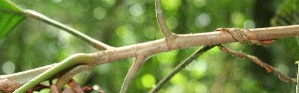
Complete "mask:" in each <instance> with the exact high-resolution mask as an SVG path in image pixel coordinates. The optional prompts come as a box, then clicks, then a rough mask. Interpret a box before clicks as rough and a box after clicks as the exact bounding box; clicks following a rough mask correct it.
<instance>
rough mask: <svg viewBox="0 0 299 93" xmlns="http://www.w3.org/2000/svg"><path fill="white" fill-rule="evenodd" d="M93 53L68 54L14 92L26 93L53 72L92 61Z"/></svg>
mask: <svg viewBox="0 0 299 93" xmlns="http://www.w3.org/2000/svg"><path fill="white" fill-rule="evenodd" d="M94 58H95V55H90V54H83V53H81V54H74V55H73V56H70V57H69V58H67V59H65V60H63V61H62V62H60V63H58V64H57V65H55V66H54V67H52V68H50V69H49V70H46V71H45V72H44V73H41V74H40V75H38V76H36V77H35V78H33V79H32V80H30V81H29V82H27V83H25V84H24V85H23V86H21V87H20V88H18V89H17V90H16V91H14V93H26V91H27V90H29V89H31V88H32V87H34V86H35V85H37V84H39V83H40V82H42V81H44V80H46V79H48V78H51V77H52V76H54V75H55V74H57V73H59V72H61V71H62V70H64V69H66V68H69V67H72V66H74V65H79V64H83V63H84V62H86V63H88V62H93V61H95V59H94Z"/></svg>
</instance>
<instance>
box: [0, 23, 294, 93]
mask: <svg viewBox="0 0 299 93" xmlns="http://www.w3.org/2000/svg"><path fill="white" fill-rule="evenodd" d="M248 31H252V33H253V34H254V35H255V36H256V37H257V39H258V40H271V39H278V38H286V37H295V36H299V25H292V26H280V27H269V28H255V29H249V30H248ZM236 41H237V40H235V39H234V38H233V37H232V36H231V35H230V34H228V33H226V32H222V31H213V32H207V33H196V34H178V35H177V38H176V39H174V40H173V41H172V43H171V44H170V45H168V44H167V42H166V40H165V39H159V40H154V41H149V42H145V43H140V44H135V45H129V46H123V47H118V48H114V49H108V50H104V51H99V52H97V53H89V54H82V53H81V55H83V56H86V55H92V57H90V58H85V57H82V58H85V59H81V62H86V61H87V62H86V63H85V64H88V65H82V67H83V69H80V70H76V71H74V72H73V73H71V74H69V75H74V74H77V73H79V72H81V71H83V70H87V69H90V68H92V67H94V66H97V65H100V64H105V63H109V62H114V61H116V60H121V59H125V58H131V57H135V56H136V54H135V53H136V52H137V51H138V52H142V53H143V54H144V55H149V56H151V55H154V54H157V53H161V52H165V51H170V50H177V49H183V48H188V47H194V46H202V45H217V44H224V43H231V42H236ZM72 57H73V56H70V57H68V58H66V60H65V61H62V63H61V62H60V63H58V64H55V65H54V67H51V66H47V67H48V69H49V68H51V69H55V68H67V67H68V66H65V67H62V64H63V62H68V61H67V60H70V59H73V58H72ZM79 57H80V56H79ZM83 60H86V61H83ZM74 64H78V61H75V62H73V64H71V65H72V66H74ZM80 64H82V63H80ZM63 70H65V69H60V70H57V72H60V71H63ZM43 71H45V70H43ZM27 72H28V74H29V73H30V72H31V73H35V72H32V71H31V70H29V71H27ZM57 72H56V71H55V73H50V71H46V72H44V73H43V74H42V75H47V76H43V77H42V78H41V77H40V76H41V75H39V76H37V77H35V79H32V80H30V79H28V80H30V81H29V82H28V81H25V82H27V83H28V84H30V85H32V86H30V87H26V88H24V87H23V86H24V85H23V86H22V87H23V88H22V91H26V90H28V89H30V88H32V87H33V86H34V85H36V84H38V83H40V82H42V81H44V80H47V79H48V78H49V77H50V76H53V75H55V74H57ZM41 73H42V72H41ZM11 75H15V74H11ZM11 75H5V76H0V78H6V77H9V76H11ZM17 78H18V77H17ZM19 78H20V77H19ZM36 79H37V80H36ZM12 81H15V80H12ZM33 81H34V83H32V82H33ZM19 89H20V88H19Z"/></svg>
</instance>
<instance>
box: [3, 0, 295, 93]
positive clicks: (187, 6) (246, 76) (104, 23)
mask: <svg viewBox="0 0 299 93" xmlns="http://www.w3.org/2000/svg"><path fill="white" fill-rule="evenodd" d="M12 1H13V2H14V3H16V5H18V6H20V7H22V8H28V9H32V10H36V11H38V12H40V13H43V14H45V15H47V16H49V17H50V18H53V19H55V20H57V21H60V22H62V23H64V24H67V25H69V26H71V27H74V28H75V29H78V30H80V31H82V32H83V33H85V34H87V35H89V36H91V37H93V38H96V39H98V40H100V41H102V42H104V43H107V44H109V45H112V46H115V47H120V46H125V45H131V44H136V43H141V42H147V41H151V40H156V39H160V38H163V34H162V33H161V31H159V28H158V25H157V22H156V19H155V11H154V10H155V9H154V1H153V0H12ZM291 1H296V0H288V1H284V0H162V8H163V9H164V13H165V14H164V15H165V18H166V21H167V24H168V25H169V27H170V29H171V30H172V31H173V32H175V33H180V34H182V33H184V34H189V33H202V32H208V31H213V30H214V29H216V28H220V27H239V28H255V27H267V26H271V25H270V22H271V18H273V17H274V16H278V15H280V14H281V12H284V11H287V12H288V13H298V9H297V8H292V7H291V9H289V8H287V7H286V6H290V4H291V5H292V6H296V5H297V3H288V2H291ZM295 17H297V16H295ZM281 18H287V16H282V17H280V18H277V19H272V22H275V21H277V20H280V19H281ZM273 20H274V21H273ZM288 22H290V23H289V24H286V25H290V24H292V20H289V21H288ZM226 46H228V47H230V48H232V49H234V50H237V51H243V52H246V53H248V54H251V55H255V56H257V57H259V58H261V59H262V60H263V61H265V62H266V63H268V64H270V65H272V66H274V67H277V68H278V69H279V70H280V71H282V72H283V73H285V74H287V75H289V76H291V77H295V75H296V71H297V70H296V65H295V61H296V60H298V58H299V56H298V55H299V47H298V40H297V39H296V38H284V39H278V40H277V41H276V42H274V43H273V44H271V45H270V46H268V47H261V46H256V45H246V44H244V45H241V44H239V43H231V44H226ZM199 47H200V46H199ZM199 47H194V48H188V49H182V50H174V51H170V52H165V53H160V54H157V55H155V56H153V57H151V58H150V59H148V61H147V62H146V63H145V64H144V65H143V67H142V69H141V70H140V72H138V74H137V77H136V78H135V79H134V81H133V83H132V85H131V86H130V88H129V93H143V92H147V91H149V90H150V89H151V87H152V86H153V85H154V84H155V83H157V82H159V80H161V79H162V78H163V77H164V76H165V75H167V74H168V73H169V72H171V71H172V70H173V69H174V67H175V66H176V65H177V64H179V62H180V61H182V60H183V59H184V58H186V57H188V56H189V55H190V54H191V53H192V52H193V51H194V50H196V49H197V48H199ZM96 51H97V50H96V49H94V48H93V47H91V46H90V45H88V44H87V43H85V42H83V41H82V40H79V39H77V38H75V37H73V36H71V35H70V34H68V33H66V32H64V31H61V30H60V29H57V28H55V27H53V26H49V25H47V24H45V23H43V22H39V21H37V20H34V19H30V18H29V19H26V20H24V22H22V23H21V25H19V26H18V27H16V28H15V29H14V31H12V32H11V33H10V34H8V36H7V37H6V38H5V39H4V40H2V41H1V42H0V65H1V68H2V69H1V70H0V74H10V73H12V72H19V71H24V70H28V69H32V68H36V67H41V66H44V65H47V64H52V63H55V62H59V61H61V60H63V59H64V58H66V57H68V56H69V55H71V54H74V53H80V52H83V53H91V52H96ZM133 61H134V58H131V59H127V60H120V61H117V62H114V63H109V64H103V65H100V66H97V67H95V68H93V69H92V70H90V71H86V72H83V73H80V74H78V75H77V76H76V77H75V79H76V80H77V81H78V82H79V83H80V84H81V85H82V86H86V85H87V86H94V85H99V86H100V87H101V88H102V89H103V90H105V91H106V92H108V93H117V92H118V91H119V89H120V87H121V84H122V82H123V79H124V77H125V74H126V73H127V71H128V69H129V67H130V65H131V64H132V62H133ZM7 66H9V70H7V69H8V68H7ZM12 68H14V69H12ZM44 91H47V90H44ZM159 92H160V93H295V86H294V84H292V83H284V82H283V81H281V80H279V78H278V76H277V75H275V74H273V73H267V72H266V71H265V70H264V69H263V68H261V67H259V66H257V65H256V64H254V63H252V62H251V61H250V60H248V59H240V58H238V57H235V56H231V55H228V54H225V53H222V52H221V51H220V50H219V49H218V48H213V49H212V50H210V51H208V52H206V53H205V54H204V55H202V56H200V57H199V58H197V59H196V60H194V62H192V63H191V64H190V65H189V66H187V67H186V69H184V70H183V71H181V72H180V73H178V74H177V75H175V76H174V77H173V79H171V80H170V82H168V83H167V84H166V85H165V86H163V88H162V89H161V90H160V91H159Z"/></svg>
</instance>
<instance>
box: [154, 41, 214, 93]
mask: <svg viewBox="0 0 299 93" xmlns="http://www.w3.org/2000/svg"><path fill="white" fill-rule="evenodd" d="M213 47H214V46H204V47H203V48H201V49H198V50H197V51H196V52H194V53H193V54H191V55H190V56H189V57H188V58H186V59H185V60H184V61H182V62H181V63H180V64H179V65H178V66H177V67H175V69H174V70H173V71H172V72H171V73H170V74H168V75H167V76H166V77H164V78H163V79H162V80H161V81H160V82H159V83H158V84H157V85H156V86H155V87H153V88H152V89H151V90H150V91H149V93H156V92H157V91H158V90H159V89H160V88H161V87H162V86H163V85H164V84H165V83H166V82H168V81H169V80H170V79H171V78H172V77H173V76H174V75H175V74H177V73H178V72H180V71H181V70H182V69H184V68H185V67H186V66H187V65H188V64H190V63H191V62H192V61H193V60H195V59H196V58H197V57H198V56H200V55H202V54H203V53H205V52H207V51H208V50H210V49H211V48H213Z"/></svg>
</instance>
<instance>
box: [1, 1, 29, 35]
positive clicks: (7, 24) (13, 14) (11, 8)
mask: <svg viewBox="0 0 299 93" xmlns="http://www.w3.org/2000/svg"><path fill="white" fill-rule="evenodd" d="M0 4H1V5H0V39H2V38H3V37H4V36H6V34H7V33H9V32H10V31H11V30H12V29H13V28H14V27H15V26H16V25H18V24H19V23H20V22H21V21H22V20H23V19H24V18H25V16H24V15H23V12H22V10H21V9H20V8H18V7H16V6H15V5H13V4H12V3H11V2H9V1H6V0H0Z"/></svg>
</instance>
